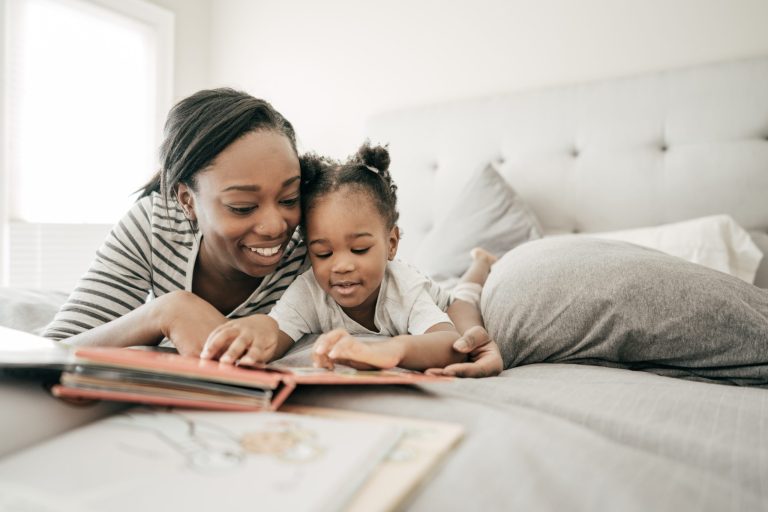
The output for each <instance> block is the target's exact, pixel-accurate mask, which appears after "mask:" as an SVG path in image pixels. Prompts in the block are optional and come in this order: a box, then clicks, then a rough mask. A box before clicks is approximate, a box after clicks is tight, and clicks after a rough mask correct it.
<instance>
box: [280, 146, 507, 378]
mask: <svg viewBox="0 0 768 512" xmlns="http://www.w3.org/2000/svg"><path fill="white" fill-rule="evenodd" d="M302 167H306V168H307V169H308V171H309V172H306V174H305V175H306V176H308V179H306V180H305V182H304V183H303V184H302V191H301V194H302V209H303V216H302V219H303V220H302V229H303V231H304V238H305V241H306V243H307V247H308V251H309V257H310V261H311V264H312V271H311V272H309V271H308V272H306V273H304V274H302V275H301V276H299V277H298V278H297V279H296V281H295V282H294V283H292V284H291V285H290V287H289V288H288V289H287V290H286V291H285V293H284V294H283V296H282V297H281V299H280V300H279V301H278V303H277V304H276V305H275V307H274V308H273V309H272V311H271V312H270V313H269V315H270V316H271V317H272V318H274V319H275V320H276V321H277V323H278V325H279V328H280V334H279V336H280V337H282V338H283V340H282V342H286V341H288V339H290V340H293V341H296V340H298V339H299V338H301V337H302V336H303V335H304V334H307V333H318V332H320V333H325V334H323V335H322V336H320V337H319V338H318V340H317V341H316V343H315V346H314V348H313V359H314V363H315V366H320V367H325V368H333V365H334V363H341V364H346V365H349V366H353V367H356V368H359V369H365V368H372V367H373V368H390V367H393V366H401V367H404V368H410V369H415V370H426V369H430V368H437V367H440V368H442V367H444V366H446V365H449V364H453V363H457V362H461V361H464V360H465V359H466V354H463V353H460V352H458V351H456V350H454V349H453V343H454V342H455V341H456V340H457V339H458V337H459V333H458V332H457V330H456V328H455V327H454V325H453V323H452V322H451V320H450V319H449V317H448V315H447V314H446V313H445V310H446V309H447V308H448V305H449V302H450V296H449V295H448V294H447V293H446V292H445V291H443V290H441V289H440V288H439V287H438V286H437V285H435V284H434V283H433V282H432V281H431V280H429V279H427V278H426V277H424V276H423V275H421V274H420V273H418V272H417V271H416V270H414V269H413V268H411V267H410V266H408V265H407V264H405V263H402V262H400V261H397V260H395V254H396V253H397V246H398V242H399V240H400V232H399V229H398V227H397V220H398V212H397V196H396V190H397V187H396V186H395V184H394V183H393V182H392V178H391V176H390V174H389V170H388V168H389V154H388V152H387V150H386V149H385V148H384V147H381V146H376V147H371V146H370V145H367V144H366V145H363V146H362V147H361V148H360V150H359V151H358V153H357V154H356V155H355V156H354V157H352V158H351V159H350V160H349V161H348V162H347V163H345V164H343V165H339V164H336V163H334V162H331V161H329V160H327V159H324V158H320V157H315V156H309V157H305V158H304V161H303V162H302ZM494 261H495V258H494V257H493V256H492V255H490V254H488V253H487V252H485V251H482V250H478V251H475V252H474V253H473V265H472V268H471V269H470V270H469V271H468V272H467V273H466V274H465V278H464V282H463V283H461V284H460V285H459V287H458V290H457V293H456V297H457V298H459V299H460V300H463V301H465V302H468V303H470V304H473V303H474V307H475V308H476V307H477V302H478V301H479V294H480V288H481V286H482V284H483V283H484V282H485V278H486V277H487V275H488V272H489V270H490V265H492V264H493V262H494ZM452 314H453V313H452ZM372 335H379V336H388V337H389V338H388V339H385V340H379V341H363V340H361V339H359V336H372Z"/></svg>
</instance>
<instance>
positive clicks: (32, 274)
mask: <svg viewBox="0 0 768 512" xmlns="http://www.w3.org/2000/svg"><path fill="white" fill-rule="evenodd" d="M5 2H6V27H8V38H7V39H6V44H7V51H6V59H7V60H6V63H5V68H6V71H7V72H6V73H5V76H6V82H5V100H6V101H5V118H6V119H5V120H6V124H5V128H6V137H5V138H6V151H5V153H6V154H5V159H4V164H5V165H4V174H5V178H6V179H5V187H6V191H7V193H6V196H7V197H8V199H7V202H8V204H7V206H6V207H5V208H4V210H5V219H4V222H5V224H6V230H5V232H6V236H5V246H6V247H5V251H4V253H5V259H6V261H5V263H4V267H5V272H4V274H5V275H4V276H3V277H4V278H3V280H4V284H6V285H10V286H19V287H45V288H54V289H62V290H69V289H71V287H72V286H73V285H74V283H75V281H76V280H77V278H78V277H79V276H80V275H81V274H82V273H83V272H84V271H85V270H86V268H87V265H88V263H89V262H90V260H91V259H92V258H93V255H94V252H95V250H96V249H97V248H98V246H99V244H100V242H101V241H102V240H103V238H104V236H105V234H106V233H107V231H108V230H109V227H110V226H111V225H112V224H113V223H114V222H115V221H117V220H118V219H119V218H120V216H121V215H122V214H123V213H124V212H125V211H126V209H127V208H128V207H129V206H130V205H131V203H132V202H133V200H134V199H135V196H133V193H134V191H135V190H136V189H137V188H138V187H139V186H140V185H141V184H142V183H143V182H144V181H146V179H147V178H148V177H149V176H150V175H151V174H152V172H153V171H154V170H155V168H156V167H157V157H156V153H157V147H158V145H159V137H160V129H161V119H162V116H163V115H164V113H165V112H166V111H167V108H168V106H169V103H170V90H171V77H172V73H171V70H172V39H173V15H172V14H171V13H169V12H167V11H165V10H163V9H161V8H159V7H157V6H155V5H153V4H149V3H146V2H143V1H141V0H128V1H126V0H114V1H107V0H98V1H96V0H5Z"/></svg>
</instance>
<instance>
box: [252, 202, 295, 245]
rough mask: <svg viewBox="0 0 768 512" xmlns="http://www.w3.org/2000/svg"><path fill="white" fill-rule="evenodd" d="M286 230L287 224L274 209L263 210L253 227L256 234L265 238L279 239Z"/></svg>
mask: <svg viewBox="0 0 768 512" xmlns="http://www.w3.org/2000/svg"><path fill="white" fill-rule="evenodd" d="M287 229H288V223H287V222H286V221H285V219H284V218H283V216H282V215H280V212H279V211H278V210H277V209H276V208H264V209H263V210H262V211H261V215H259V216H258V217H257V218H256V224H255V226H254V230H255V231H256V234H258V235H259V236H263V237H265V238H279V237H280V236H281V235H283V234H284V233H285V231H286V230H287Z"/></svg>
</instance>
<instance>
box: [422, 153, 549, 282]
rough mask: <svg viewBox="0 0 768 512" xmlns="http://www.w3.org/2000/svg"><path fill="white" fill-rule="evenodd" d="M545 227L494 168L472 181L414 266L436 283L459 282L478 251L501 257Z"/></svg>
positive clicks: (426, 241)
mask: <svg viewBox="0 0 768 512" xmlns="http://www.w3.org/2000/svg"><path fill="white" fill-rule="evenodd" d="M541 233H542V231H541V227H540V226H539V222H538V221H537V220H536V217H535V215H534V214H533V212H531V210H530V209H529V208H528V206H527V205H526V204H525V202H524V201H523V199H522V198H521V197H520V196H519V195H517V193H516V192H515V191H514V190H513V189H512V187H510V186H509V184H508V183H507V182H506V181H505V180H504V178H503V177H502V176H501V175H500V174H499V173H498V172H497V171H496V169H495V168H494V167H493V165H488V166H486V167H485V168H484V169H483V170H482V171H480V172H479V173H478V174H476V175H475V176H473V177H472V178H471V179H470V180H469V183H468V184H467V185H466V189H465V190H464V192H462V194H461V196H460V197H459V200H458V201H457V203H456V204H455V205H453V206H452V207H451V208H450V209H449V210H448V214H447V215H446V216H445V218H443V219H441V220H440V221H439V222H438V223H437V224H436V225H435V227H434V228H433V229H432V230H431V231H430V232H429V233H428V234H427V236H426V237H425V238H424V240H422V242H421V243H420V244H419V246H418V248H417V250H416V253H415V255H414V258H413V259H412V261H411V262H412V263H413V264H414V265H415V266H416V267H417V268H418V269H419V270H421V271H422V272H424V273H426V274H427V275H429V276H430V277H432V278H434V279H437V280H444V279H449V278H451V277H459V276H460V275H461V274H462V273H463V272H464V271H465V270H466V269H467V268H469V264H470V262H471V258H470V255H469V251H470V250H471V249H473V248H474V247H483V248H485V249H486V250H488V251H490V252H492V253H494V254H496V255H497V256H501V255H502V254H504V253H506V252H507V251H509V250H510V249H512V248H513V247H515V246H517V245H519V244H521V243H523V242H525V241H527V240H532V239H536V238H540V237H541Z"/></svg>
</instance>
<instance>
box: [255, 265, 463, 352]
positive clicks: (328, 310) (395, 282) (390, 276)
mask: <svg viewBox="0 0 768 512" xmlns="http://www.w3.org/2000/svg"><path fill="white" fill-rule="evenodd" d="M449 303H450V294H449V293H448V292H446V291H445V290H443V289H442V288H440V287H439V286H438V285H437V284H436V283H434V282H433V281H432V280H431V279H428V278H427V277H425V276H424V275H422V274H420V273H419V272H418V271H417V270H416V269H414V268H413V267H411V266H409V265H408V264H406V263H403V262H401V261H390V262H389V263H388V264H387V268H386V270H385V272H384V279H383V280H382V282H381V288H379V297H378V300H377V301H376V313H375V315H374V323H375V324H376V327H378V329H379V331H378V332H376V331H371V330H370V329H367V328H366V327H363V326H362V325H360V324H359V323H357V322H356V321H354V320H352V319H351V318H350V317H349V316H347V314H346V313H344V311H343V310H342V309H341V306H339V305H338V304H337V303H336V301H334V300H333V298H332V297H331V296H330V295H328V294H327V293H325V291H323V289H322V288H320V285H319V284H318V283H317V280H315V275H314V273H313V272H312V269H310V270H308V271H306V272H304V273H303V274H301V275H300V276H299V277H298V278H296V280H295V281H294V282H293V283H291V285H290V286H289V287H288V289H287V290H285V292H284V293H283V296H282V297H281V298H280V300H279V301H278V302H277V304H275V306H274V307H273V308H272V311H270V313H269V316H271V317H272V318H274V319H275V320H276V321H277V323H278V325H279V326H280V330H281V331H283V332H284V333H286V334H287V335H288V336H290V337H291V339H293V340H294V341H297V340H298V339H299V338H301V337H302V336H303V335H305V334H313V333H315V334H319V333H324V332H328V331H330V330H332V329H338V328H343V329H346V330H347V332H349V333H350V334H356V335H361V334H378V335H382V336H397V335H398V334H424V332H426V331H427V330H428V329H429V328H430V327H432V326H433V325H436V324H439V323H443V322H448V323H450V322H451V320H450V319H449V318H448V315H447V314H446V313H445V310H446V309H447V308H448V305H449Z"/></svg>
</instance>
